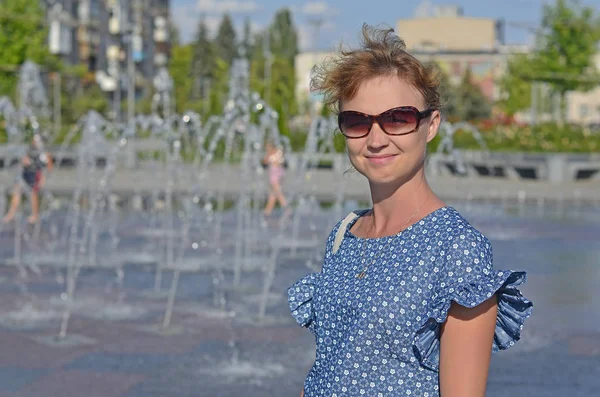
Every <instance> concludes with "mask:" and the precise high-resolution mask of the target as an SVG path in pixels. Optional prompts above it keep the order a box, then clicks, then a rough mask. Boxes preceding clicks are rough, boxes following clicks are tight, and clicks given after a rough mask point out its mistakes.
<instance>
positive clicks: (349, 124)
mask: <svg viewBox="0 0 600 397" xmlns="http://www.w3.org/2000/svg"><path fill="white" fill-rule="evenodd" d="M338 121H339V124H340V125H339V127H340V130H341V131H342V134H344V135H346V136H347V137H359V136H363V135H366V134H367V133H368V132H369V128H371V119H370V118H369V117H367V116H363V115H361V114H359V113H340V116H339V118H338Z"/></svg>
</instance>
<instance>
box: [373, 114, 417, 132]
mask: <svg viewBox="0 0 600 397" xmlns="http://www.w3.org/2000/svg"><path fill="white" fill-rule="evenodd" d="M417 117H418V116H417V114H416V112H414V111H412V110H410V109H394V110H390V111H389V112H385V113H383V114H382V115H381V116H380V119H379V120H380V123H382V124H383V125H382V127H383V129H384V130H385V131H386V132H387V133H388V134H394V135H401V134H408V133H409V132H412V131H413V130H414V129H415V127H416V126H417Z"/></svg>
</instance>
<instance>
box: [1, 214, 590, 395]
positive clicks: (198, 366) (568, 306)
mask: <svg viewBox="0 0 600 397" xmlns="http://www.w3.org/2000/svg"><path fill="white" fill-rule="evenodd" d="M456 207H457V209H459V210H462V211H463V213H464V214H465V215H466V216H467V217H468V218H469V219H470V220H471V221H472V223H474V224H475V226H477V227H479V228H480V229H481V230H482V231H483V232H484V233H485V234H487V235H488V236H489V237H490V239H491V240H492V243H493V244H494V253H495V257H496V266H497V267H504V268H513V269H523V270H526V271H528V273H529V281H528V283H527V284H526V285H525V286H524V287H523V289H522V290H523V293H524V294H525V295H526V296H527V297H528V298H530V299H531V300H532V301H533V302H534V305H535V307H534V312H533V316H532V318H530V319H529V320H528V321H527V323H526V325H525V329H524V333H523V336H522V340H521V341H520V342H519V343H518V344H517V345H516V346H515V347H513V348H511V349H510V350H508V351H504V352H500V353H498V354H496V355H494V356H493V359H492V367H491V371H490V378H489V384H488V393H487V396H490V397H504V396H512V397H521V396H523V397H525V396H527V397H563V396H568V397H591V396H600V307H599V306H600V305H598V304H597V302H598V299H600V288H598V285H600V259H599V258H600V246H599V245H598V244H597V241H599V238H598V237H600V227H599V226H598V225H599V224H600V223H599V222H598V219H599V218H600V214H599V213H598V211H597V210H591V212H589V213H584V214H579V215H578V216H574V215H573V216H565V215H564V214H563V215H561V214H555V213H552V212H547V213H544V214H542V216H535V214H533V212H532V210H531V209H525V210H523V211H525V212H520V210H519V209H510V210H506V209H505V210H502V211H496V212H490V211H486V208H485V207H478V206H475V207H467V206H462V207H460V206H459V205H457V206H456ZM0 241H2V244H3V245H4V248H6V249H8V248H7V244H8V243H7V241H9V240H8V239H7V238H6V236H5V235H3V237H2V238H1V239H0ZM311 255H314V252H300V253H299V255H297V256H296V257H291V256H289V255H283V256H282V257H281V261H280V266H279V268H278V269H277V273H276V276H275V277H276V278H275V280H274V283H273V285H274V287H273V288H272V290H271V296H270V299H269V307H268V310H267V315H266V318H265V319H263V320H262V321H259V320H258V318H257V315H256V313H257V312H258V296H259V293H260V291H261V288H262V283H263V281H264V276H263V274H262V273H261V272H258V271H254V272H246V273H244V275H243V278H242V283H241V287H240V288H238V289H232V288H230V287H226V288H225V297H226V302H225V304H226V306H225V307H226V311H223V310H219V309H217V308H215V307H214V306H213V286H214V284H213V281H214V273H212V272H211V271H199V272H194V273H185V274H183V275H182V278H181V280H180V285H179V287H180V288H179V291H178V296H177V300H176V305H175V311H174V314H173V317H172V320H171V326H170V327H168V328H167V329H162V328H161V327H160V324H161V323H162V321H163V315H164V308H165V304H166V296H165V293H164V291H166V290H167V288H168V286H169V285H170V281H171V273H170V272H165V274H164V277H163V280H162V288H161V290H162V291H163V292H162V293H160V294H156V293H153V292H152V291H153V286H154V274H153V271H154V268H153V267H152V266H149V265H134V264H132V265H128V266H126V267H125V269H124V270H125V271H124V279H123V283H122V284H121V285H117V284H115V283H114V279H115V272H114V270H111V269H83V270H82V273H81V275H80V277H79V279H80V284H79V285H78V290H77V291H76V294H77V295H76V303H77V305H76V306H75V308H74V311H73V316H72V318H71V320H70V322H69V328H68V332H67V337H66V338H65V339H64V340H58V339H56V338H55V336H56V335H57V334H58V331H59V327H60V320H61V315H62V309H63V307H64V302H63V301H61V299H60V294H61V293H62V292H63V291H64V287H65V286H64V279H63V278H62V275H63V272H62V270H60V269H58V268H56V269H42V271H41V273H40V274H35V273H32V272H30V273H29V276H28V278H27V279H21V278H20V277H19V275H18V272H17V271H16V269H15V268H14V267H11V266H0V346H1V350H0V353H1V354H0V396H2V397H5V396H6V397H16V396H19V397H25V396H27V397H29V396H31V397H34V396H35V397H37V396H44V397H46V396H66V397H67V396H68V397H70V396H74V397H75V396H86V397H96V396H98V397H113V396H114V397H117V396H119V397H145V396H157V397H158V396H160V397H170V396H177V397H186V396H194V397H197V396H219V397H229V396H236V397H238V396H249V397H259V396H260V397H267V396H277V397H282V396H295V395H298V393H299V391H300V389H301V387H302V383H303V380H304V377H305V375H306V373H307V371H308V369H309V368H310V366H311V364H312V360H313V355H314V339H313V337H312V335H311V334H310V333H309V332H308V331H307V330H305V329H302V328H300V327H298V326H297V325H296V323H295V322H294V321H293V319H292V318H291V316H290V315H289V314H288V309H287V303H286V301H285V299H284V293H285V289H286V288H287V286H289V285H290V284H292V283H293V282H294V281H295V280H297V279H298V278H299V277H301V276H302V275H304V274H306V273H308V272H310V271H311V269H309V268H308V267H307V266H306V257H307V256H311ZM224 275H225V278H226V280H230V279H231V277H232V273H231V272H229V271H227V272H225V273H224ZM229 284H230V282H229ZM229 284H228V285H229Z"/></svg>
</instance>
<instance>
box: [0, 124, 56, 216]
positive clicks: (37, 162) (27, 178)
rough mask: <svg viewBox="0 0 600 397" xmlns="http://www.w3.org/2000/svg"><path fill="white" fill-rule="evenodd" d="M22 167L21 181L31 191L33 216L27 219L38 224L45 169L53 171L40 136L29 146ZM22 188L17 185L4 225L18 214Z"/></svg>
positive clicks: (34, 137)
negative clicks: (40, 194)
mask: <svg viewBox="0 0 600 397" xmlns="http://www.w3.org/2000/svg"><path fill="white" fill-rule="evenodd" d="M21 165H22V167H23V170H22V173H21V179H22V180H23V182H24V183H25V184H26V185H27V187H28V188H29V189H30V193H31V194H30V195H29V200H30V201H31V215H29V217H28V218H27V221H28V222H29V223H35V222H37V220H38V218H39V210H40V204H39V192H40V189H41V188H42V187H43V186H44V183H45V177H44V173H43V171H44V168H48V170H49V171H51V170H52V157H51V156H50V154H49V153H47V152H45V151H44V144H43V140H42V137H41V136H40V135H39V134H35V135H34V136H33V139H32V141H31V144H30V145H29V148H28V150H27V153H26V154H25V156H23V158H22V159H21ZM21 186H22V183H21V182H19V183H17V184H16V185H15V187H14V188H13V192H12V197H11V200H10V207H9V209H8V212H7V213H6V215H5V216H4V218H3V219H2V222H3V223H8V222H10V221H12V220H13V219H14V217H15V215H16V214H17V210H18V209H19V205H20V204H21Z"/></svg>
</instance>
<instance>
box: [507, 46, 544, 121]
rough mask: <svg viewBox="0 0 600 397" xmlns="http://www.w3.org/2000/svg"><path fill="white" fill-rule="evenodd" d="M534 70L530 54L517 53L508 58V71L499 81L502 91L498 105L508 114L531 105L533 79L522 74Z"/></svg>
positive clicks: (510, 114)
mask: <svg viewBox="0 0 600 397" xmlns="http://www.w3.org/2000/svg"><path fill="white" fill-rule="evenodd" d="M534 70H535V69H534V65H533V62H532V59H531V57H529V56H528V55H525V54H517V55H514V56H512V57H511V58H510V59H509V60H508V62H507V65H506V71H505V72H504V75H503V76H502V77H501V78H500V80H499V82H498V83H499V87H500V90H501V93H502V97H501V99H500V100H499V101H498V106H499V107H500V109H501V110H502V111H503V112H504V113H506V114H507V115H508V116H514V115H515V113H517V112H519V111H522V110H525V109H527V108H529V107H530V106H531V81H530V80H528V79H524V78H523V77H522V76H523V74H524V73H526V74H533V72H534Z"/></svg>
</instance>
